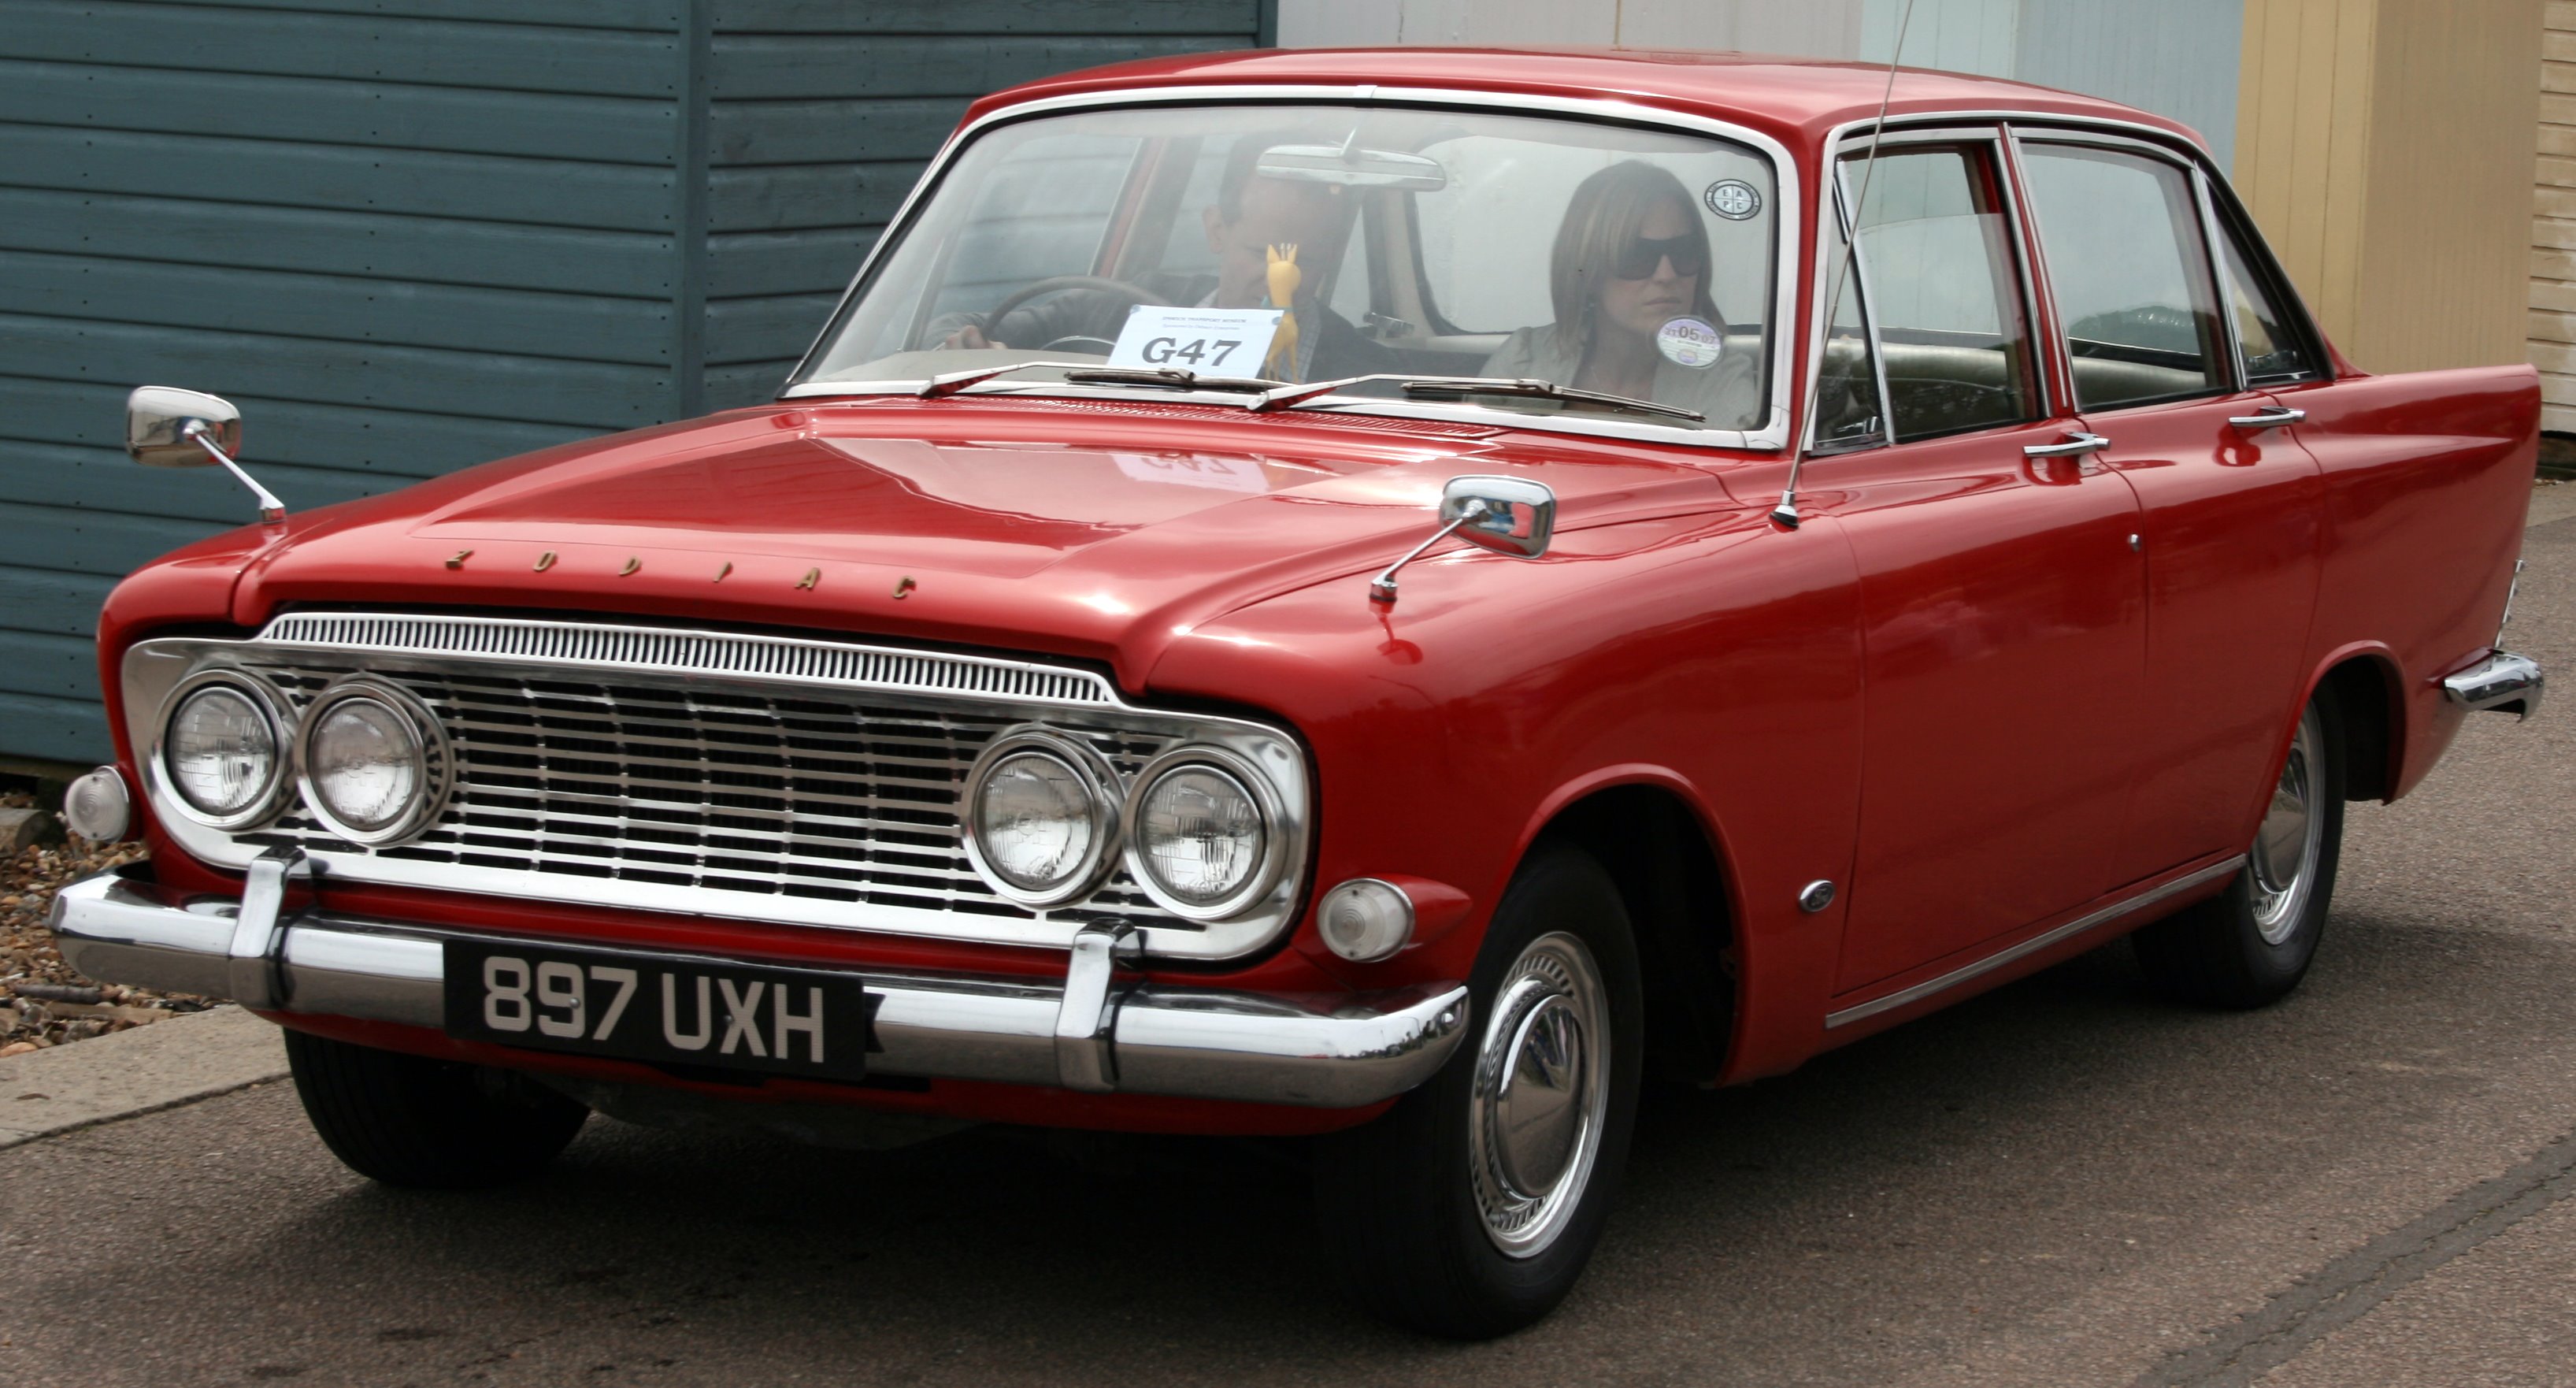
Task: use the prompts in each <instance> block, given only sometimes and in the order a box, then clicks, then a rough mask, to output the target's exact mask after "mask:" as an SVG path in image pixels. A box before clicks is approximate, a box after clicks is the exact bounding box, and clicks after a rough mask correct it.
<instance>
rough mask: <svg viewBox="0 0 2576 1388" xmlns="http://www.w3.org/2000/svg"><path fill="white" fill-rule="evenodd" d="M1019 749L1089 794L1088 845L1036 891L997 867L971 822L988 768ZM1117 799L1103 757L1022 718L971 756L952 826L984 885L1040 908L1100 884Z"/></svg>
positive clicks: (1117, 834)
mask: <svg viewBox="0 0 2576 1388" xmlns="http://www.w3.org/2000/svg"><path fill="white" fill-rule="evenodd" d="M1022 755H1031V756H1040V757H1045V758H1046V759H1048V760H1049V761H1052V762H1055V763H1056V764H1057V765H1059V766H1061V767H1063V768H1064V769H1065V770H1067V771H1069V772H1071V773H1072V774H1073V776H1074V778H1075V779H1076V780H1077V781H1080V782H1081V783H1082V788H1083V790H1084V792H1085V793H1086V794H1087V795H1088V796H1089V797H1090V800H1091V814H1090V824H1091V845H1090V847H1089V848H1088V849H1087V850H1085V852H1084V853H1083V856H1082V859H1081V860H1080V862H1079V864H1078V865H1077V866H1076V868H1075V870H1074V871H1073V872H1072V873H1071V874H1070V875H1068V876H1066V877H1065V878H1064V879H1063V880H1062V881H1060V882H1058V883H1057V884H1056V885H1055V886H1053V887H1049V888H1046V889H1044V890H1039V891H1032V890H1030V889H1029V888H1026V887H1022V886H1020V885H1018V884H1017V883H1014V882H1012V881H1011V880H1010V879H1009V878H1007V877H1004V876H1003V875H1002V874H1001V873H1000V872H999V871H997V870H996V869H995V868H994V866H993V863H992V860H991V859H990V858H989V857H988V856H987V855H986V854H985V852H984V845H983V843H982V841H981V840H980V839H979V837H978V836H977V833H976V826H977V824H978V822H979V821H980V820H981V819H982V818H983V815H982V813H981V809H980V806H981V804H982V802H983V797H984V789H985V787H986V785H987V784H988V783H989V782H990V781H991V778H992V775H993V772H994V771H995V770H996V769H998V768H999V767H1000V766H1001V764H1002V763H1003V762H1005V761H1008V760H1010V759H1011V758H1013V757H1017V756H1022ZM1120 805H1121V802H1120V798H1119V794H1118V773H1117V771H1116V770H1114V769H1113V768H1112V767H1111V766H1110V765H1109V759H1108V758H1106V757H1103V756H1102V755H1100V753H1099V752H1097V751H1095V750H1093V749H1092V748H1091V747H1090V746H1089V745H1088V744H1086V743H1084V742H1082V741H1081V740H1080V739H1078V738H1074V737H1069V736H1067V735H1065V734H1064V733H1061V732H1058V731H1056V730H1055V729H1052V728H1048V727H1045V726H1043V725H1040V724H1034V723H1026V724H1022V725H1020V726H1019V727H1015V728H1005V729H1003V730H1002V731H1001V732H999V733H996V734H995V735H994V737H993V740H992V741H991V742H988V743H986V744H985V745H984V750H983V752H982V753H981V754H980V755H978V756H977V757H976V758H975V762H974V765H973V766H971V767H969V768H968V769H967V772H966V786H965V790H964V792H963V793H962V794H960V795H959V796H958V798H957V826H958V832H959V834H960V835H961V836H962V837H963V839H964V840H965V845H966V861H967V862H968V863H969V864H971V865H972V866H973V867H974V869H975V875H976V876H977V877H980V878H982V879H983V880H984V885H985V886H988V887H990V888H992V889H993V891H994V893H995V894H997V895H999V896H1000V897H1001V898H1002V899H1003V900H1005V901H1009V902H1011V903H1013V904H1015V905H1019V906H1027V907H1031V908H1036V909H1043V908H1045V907H1049V906H1061V905H1063V904H1064V903H1065V902H1068V901H1071V900H1073V899H1075V898H1076V897H1080V896H1084V895H1087V894H1089V893H1090V892H1091V890H1092V889H1093V888H1095V887H1097V886H1099V885H1100V879H1101V878H1102V877H1104V876H1106V875H1107V874H1108V871H1109V865H1110V864H1111V863H1113V862H1115V861H1116V860H1117V858H1116V851H1117V848H1118V846H1119V844H1120V843H1121V841H1122V839H1121V828H1122V826H1121V823H1120Z"/></svg>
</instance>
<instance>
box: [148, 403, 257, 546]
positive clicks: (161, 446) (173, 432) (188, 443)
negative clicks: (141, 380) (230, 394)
mask: <svg viewBox="0 0 2576 1388" xmlns="http://www.w3.org/2000/svg"><path fill="white" fill-rule="evenodd" d="M125 451H126V452H127V453H128V454H129V455H131V456H132V457H133V459H134V461H136V462H138V463H141V464H143V465H144V466H146V467H205V466H206V465H208V464H210V463H211V464H215V465H218V466H220V467H222V468H223V469H224V471H226V472H229V473H231V474H232V475H233V479H234V480H235V481H237V482H239V483H241V484H242V485H243V486H245V487H248V488H250V493H251V495H252V496H255V497H257V498H259V518H260V520H262V521H263V522H265V523H267V524H269V525H281V524H284V523H285V520H286V503H285V502H282V501H280V500H278V499H277V498H276V497H275V496H274V495H271V494H270V492H269V490H268V488H266V487H263V486H261V485H260V484H259V483H257V482H255V481H253V480H252V479H251V475H250V474H249V473H247V472H244V471H242V469H241V464H240V463H239V462H237V461H235V460H236V459H237V458H239V457H240V456H241V411H240V410H238V409H235V408H234V407H233V402H231V401H229V400H226V399H224V398H223V397H222V396H220V395H208V394H206V393H205V392H203V391H197V390H181V389H179V388H178V387H177V386H136V387H135V388H134V392H133V393H132V394H130V395H128V396H126V397H125Z"/></svg>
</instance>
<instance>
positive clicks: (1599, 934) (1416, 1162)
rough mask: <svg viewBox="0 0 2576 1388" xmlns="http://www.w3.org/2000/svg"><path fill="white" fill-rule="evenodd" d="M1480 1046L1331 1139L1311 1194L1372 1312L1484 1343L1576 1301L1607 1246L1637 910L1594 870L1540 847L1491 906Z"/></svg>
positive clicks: (1633, 1016)
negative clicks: (1588, 1269)
mask: <svg viewBox="0 0 2576 1388" xmlns="http://www.w3.org/2000/svg"><path fill="white" fill-rule="evenodd" d="M1471 982H1472V985H1473V994H1474V999H1475V1001H1474V1004H1473V1005H1474V1007H1475V1008H1476V1012H1475V1014H1474V1015H1475V1017H1476V1026H1475V1028H1474V1031H1473V1033H1472V1034H1473V1037H1474V1038H1475V1039H1474V1041H1473V1044H1472V1046H1471V1047H1468V1048H1462V1051H1463V1052H1464V1053H1462V1054H1460V1055H1458V1056H1455V1057H1453V1058H1452V1059H1451V1060H1450V1062H1449V1064H1448V1065H1446V1066H1444V1067H1443V1068H1442V1069H1441V1071H1440V1073H1439V1074H1438V1075H1436V1076H1434V1077H1432V1079H1431V1080H1430V1082H1428V1083H1426V1084H1424V1085H1423V1086H1422V1087H1421V1088H1420V1089H1417V1090H1415V1091H1414V1092H1413V1093H1411V1094H1408V1095H1406V1096H1405V1097H1404V1098H1403V1099H1401V1100H1400V1101H1398V1102H1397V1104H1396V1106H1395V1107H1394V1108H1393V1109H1392V1110H1390V1111H1389V1112H1388V1113H1386V1114H1385V1115H1384V1116H1383V1117H1380V1118H1378V1119H1377V1120H1375V1121H1374V1122H1371V1123H1368V1124H1366V1125H1364V1126H1362V1127H1360V1128H1357V1129H1353V1130H1352V1131H1350V1132H1347V1133H1340V1134H1336V1135H1335V1136H1334V1137H1332V1138H1330V1139H1327V1140H1326V1142H1325V1143H1324V1146H1323V1150H1322V1152H1321V1154H1320V1158H1319V1160H1318V1163H1317V1171H1316V1196H1317V1205H1318V1209H1319V1212H1320V1214H1321V1216H1322V1223H1323V1226H1324V1231H1325V1234H1326V1237H1327V1240H1328V1244H1329V1247H1330V1249H1331V1252H1332V1254H1333V1256H1334V1257H1335V1259H1336V1261H1337V1263H1338V1268H1337V1271H1338V1272H1339V1274H1340V1275H1341V1276H1342V1278H1343V1279H1344V1281H1345V1282H1346V1283H1347V1284H1348V1285H1349V1287H1350V1288H1351V1290H1352V1291H1353V1292H1354V1293H1355V1294H1356V1296H1357V1298H1358V1300H1359V1301H1360V1302H1361V1303H1362V1304H1363V1305H1364V1306H1366V1307H1367V1308H1368V1309H1369V1310H1370V1311H1372V1312H1373V1313H1375V1314H1377V1315H1379V1316H1381V1317H1383V1318H1384V1319H1387V1320H1389V1321H1393V1322H1394V1323H1396V1324H1398V1325H1402V1326H1405V1327H1408V1328H1410V1329H1414V1330H1420V1331H1424V1332H1427V1333H1430V1334H1435V1335H1448V1336H1454V1337H1457V1338H1461V1339H1483V1338H1487V1337H1490V1336H1495V1335H1501V1334H1506V1333H1508V1332H1510V1331H1514V1330H1518V1329H1520V1328H1521V1327H1523V1326H1525V1325H1528V1324H1530V1323H1532V1322H1534V1321H1536V1320H1538V1319H1539V1318H1540V1317H1542V1316H1545V1315H1546V1314H1547V1313H1548V1312H1549V1311H1551V1310H1553V1309H1555V1307H1556V1304H1557V1303H1558V1302H1559V1301H1562V1300H1563V1299H1564V1298H1565V1294H1566V1292H1567V1291H1569V1290H1570V1289H1572V1287H1573V1286H1574V1282H1575V1279H1576V1278H1577V1277H1579V1276H1580V1275H1581V1274H1582V1271H1583V1266H1584V1264H1585V1263H1586V1262H1587V1261H1588V1260H1589V1259H1590V1258H1591V1256H1592V1248H1593V1245H1594V1244H1595V1243H1597V1242H1598V1241H1599V1240H1600V1237H1601V1229H1602V1225H1603V1223H1604V1221H1605V1220H1607V1218H1608V1217H1609V1213H1610V1207H1611V1205H1612V1203H1613V1201H1614V1200H1615V1198H1616V1194H1617V1187H1618V1182H1619V1174H1620V1169H1621V1168H1622V1167H1623V1166H1624V1165H1625V1164H1626V1162H1627V1155H1628V1138H1629V1132H1630V1129H1631V1127H1632V1126H1633V1123H1634V1119H1635V1113H1636V1100H1637V1080H1638V1075H1639V1072H1640V1061H1641V1055H1640V1052H1641V1051H1642V1050H1643V1047H1644V1038H1645V1032H1644V1024H1643V1023H1644V1015H1643V1014H1644V1004H1643V1001H1642V997H1643V995H1642V993H1641V991H1640V985H1639V981H1638V977H1637V958H1636V947H1635V944H1634V943H1633V941H1632V939H1631V937H1630V934H1629V929H1628V917H1627V911H1626V909H1625V908H1624V907H1623V906H1622V904H1621V902H1620V898H1619V893H1618V890H1617V889H1616V888H1615V887H1614V886H1613V885H1612V883H1611V881H1610V878H1609V875H1608V874H1607V873H1605V872H1604V871H1602V869H1601V866H1600V864H1599V863H1597V862H1595V861H1594V860H1593V859H1592V858H1591V857H1590V856H1588V855H1586V854H1584V853H1582V852H1580V851H1578V850H1575V849H1572V848H1565V847H1551V848H1546V849H1542V850H1540V852H1539V853H1538V854H1536V855H1535V856H1533V858H1532V859H1531V861H1530V862H1529V863H1528V864H1527V865H1526V866H1525V867H1524V868H1523V869H1522V870H1521V872H1520V874H1519V875H1518V876H1517V877H1516V878H1514V879H1513V882H1512V886H1511V889H1510V890H1509V891H1508V892H1506V893H1505V894H1504V897H1503V901H1502V904H1501V905H1500V906H1499V907H1497V908H1496V910H1495V913H1494V920H1493V924H1492V926H1491V927H1490V928H1489V929H1488V931H1487V932H1486V937H1485V944H1484V948H1483V950H1482V951H1481V952H1480V953H1479V955H1478V956H1477V963H1476V970H1475V977H1474V978H1473V979H1472V980H1471Z"/></svg>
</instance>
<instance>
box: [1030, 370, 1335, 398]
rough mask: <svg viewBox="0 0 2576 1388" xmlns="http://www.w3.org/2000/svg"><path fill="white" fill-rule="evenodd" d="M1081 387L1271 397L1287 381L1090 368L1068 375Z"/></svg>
mask: <svg viewBox="0 0 2576 1388" xmlns="http://www.w3.org/2000/svg"><path fill="white" fill-rule="evenodd" d="M1064 378H1065V379H1066V380H1068V381H1072V382H1074V383H1075V384H1077V385H1086V386H1088V385H1101V386H1169V387H1171V388H1172V389H1174V390H1225V391H1243V392H1250V393H1257V394H1267V393H1268V392H1270V391H1274V390H1276V389H1278V388H1279V387H1281V386H1284V385H1286V384H1288V383H1287V382H1286V381H1273V380H1270V379H1267V378H1266V377H1261V376H1202V375H1200V374H1199V373H1197V372H1195V371H1192V370H1190V369H1189V368H1187V367H1182V366H1087V367H1084V368H1082V369H1081V370H1078V371H1068V372H1066V373H1064Z"/></svg>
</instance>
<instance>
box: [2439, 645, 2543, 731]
mask: <svg viewBox="0 0 2576 1388" xmlns="http://www.w3.org/2000/svg"><path fill="white" fill-rule="evenodd" d="M2540 688H2541V678H2540V662H2539V661H2536V660H2534V659H2532V658H2531V657H2529V656H2527V655H2515V654H2514V653H2513V652H2511V651H2490V652H2488V653H2487V658H2486V659H2484V660H2481V661H2479V662H2478V663H2477V664H2475V665H2472V666H2470V667H2469V668H2467V669H2465V670H2462V671H2461V672H2460V673H2458V674H2456V675H2453V676H2451V677H2450V678H2448V679H2446V680H2443V681H2442V696H2443V697H2444V698H2446V699H2449V700H2450V701H2451V702H2452V703H2455V704H2459V705H2461V706H2463V707H2465V708H2467V709H2468V711H2469V712H2471V713H2484V712H2487V711H2489V710H2493V711H2495V712H2499V713H2501V712H2506V711H2508V710H2509V711H2512V712H2516V713H2520V714H2521V715H2522V716H2523V717H2525V718H2529V717H2530V716H2531V715H2533V714H2535V713H2537V712H2539V711H2540Z"/></svg>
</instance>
